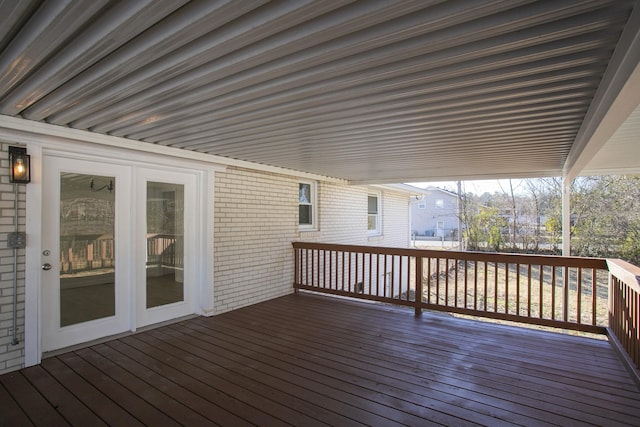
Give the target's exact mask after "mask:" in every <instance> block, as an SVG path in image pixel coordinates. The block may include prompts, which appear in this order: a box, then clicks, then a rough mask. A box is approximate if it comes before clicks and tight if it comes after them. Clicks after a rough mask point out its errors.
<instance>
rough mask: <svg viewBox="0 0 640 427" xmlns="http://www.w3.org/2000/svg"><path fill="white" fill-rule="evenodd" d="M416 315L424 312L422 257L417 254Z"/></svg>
mask: <svg viewBox="0 0 640 427" xmlns="http://www.w3.org/2000/svg"><path fill="white" fill-rule="evenodd" d="M414 299H415V308H416V316H420V315H421V314H422V257H421V256H417V255H416V295H415V298H414Z"/></svg>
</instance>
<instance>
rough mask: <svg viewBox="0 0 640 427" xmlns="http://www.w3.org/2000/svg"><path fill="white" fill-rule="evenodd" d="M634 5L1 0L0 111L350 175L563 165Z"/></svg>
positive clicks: (549, 169) (417, 176) (535, 171)
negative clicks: (5, 0) (41, 0)
mask: <svg viewBox="0 0 640 427" xmlns="http://www.w3.org/2000/svg"><path fill="white" fill-rule="evenodd" d="M636 3H637V2H636V1H621V0H611V1H602V0H598V1H588V0H576V1H561V0H553V1H551V0H549V1H517V0H506V1H496V0H491V1H480V0H471V1H446V2H441V1H426V0H418V1H411V0H405V1H396V2H392V1H374V0H370V1H359V2H350V1H303V0H294V1H280V2H265V1H238V0H236V1H210V0H207V1H190V2H187V1H177V0H148V1H143V0H137V1H122V2H116V1H108V0H86V1H80V0H78V1H66V2H65V1H46V2H37V1H32V2H29V1H14V2H11V1H9V2H2V3H0V52H1V54H0V114H4V115H9V116H16V117H22V118H24V119H26V120H36V121H42V122H46V123H51V124H55V125H61V126H68V127H71V128H77V129H83V130H89V131H92V132H97V133H102V134H108V135H113V136H120V137H125V138H130V139H135V140H139V141H144V142H148V143H153V144H160V145H165V146H171V147H177V148H182V149H186V150H193V151H197V152H201V153H209V154H215V155H219V156H225V157H230V158H234V159H241V160H246V161H251V162H255V163H261V164H267V165H273V166H279V167H284V168H288V169H294V170H298V171H304V172H310V173H315V174H320V175H326V176H332V177H338V178H344V179H348V180H350V181H353V182H379V183H389V182H403V181H404V182H408V181H420V180H428V179H442V178H470V177H499V176H512V177H518V176H545V175H560V174H562V170H563V167H565V166H566V165H565V161H566V160H567V158H568V157H569V154H570V152H571V150H572V147H573V146H574V141H575V140H576V136H577V135H578V134H579V131H580V129H581V127H584V123H583V122H584V119H585V116H586V117H588V118H589V117H590V116H589V114H588V112H589V109H590V108H591V109H592V110H593V106H592V100H593V99H594V97H595V98H596V99H597V91H598V90H599V88H600V90H602V87H601V86H602V82H603V81H604V79H603V76H605V78H606V74H605V72H606V71H607V66H608V65H609V64H610V62H611V58H612V56H613V55H614V50H615V49H616V46H618V44H619V40H620V38H621V34H622V33H623V30H624V29H625V25H627V22H628V20H629V17H630V15H631V13H632V9H633V7H635V6H636ZM636 13H638V11H636ZM634 25H635V24H634ZM626 31H627V32H630V33H631V34H632V38H633V37H637V34H638V29H637V28H631V29H630V28H629V26H627V30H626ZM620 49H621V48H618V50H620ZM574 150H575V149H574Z"/></svg>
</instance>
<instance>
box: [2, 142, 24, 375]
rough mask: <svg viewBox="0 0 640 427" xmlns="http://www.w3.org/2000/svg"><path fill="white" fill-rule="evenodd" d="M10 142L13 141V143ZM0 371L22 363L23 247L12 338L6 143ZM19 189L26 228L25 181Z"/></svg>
mask: <svg viewBox="0 0 640 427" xmlns="http://www.w3.org/2000/svg"><path fill="white" fill-rule="evenodd" d="M12 145H13V144H12ZM0 150H1V151H0V159H1V160H0V373H3V372H9V371H12V370H16V369H19V368H21V367H22V366H23V364H24V249H18V305H17V309H18V322H17V326H18V331H17V333H18V335H17V338H18V340H19V342H18V344H17V345H13V344H12V340H13V327H14V325H13V278H14V273H13V256H14V250H13V249H10V248H7V236H8V234H9V233H12V232H14V231H15V218H14V217H15V193H14V185H15V184H10V183H9V144H2V145H1V148H0ZM17 186H18V191H19V203H18V205H19V206H18V209H19V211H18V214H19V220H18V223H19V227H20V228H19V231H24V230H25V190H26V189H25V185H24V184H17Z"/></svg>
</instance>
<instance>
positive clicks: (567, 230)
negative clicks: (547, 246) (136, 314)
mask: <svg viewBox="0 0 640 427" xmlns="http://www.w3.org/2000/svg"><path fill="white" fill-rule="evenodd" d="M562 255H563V256H571V180H569V179H566V178H562Z"/></svg>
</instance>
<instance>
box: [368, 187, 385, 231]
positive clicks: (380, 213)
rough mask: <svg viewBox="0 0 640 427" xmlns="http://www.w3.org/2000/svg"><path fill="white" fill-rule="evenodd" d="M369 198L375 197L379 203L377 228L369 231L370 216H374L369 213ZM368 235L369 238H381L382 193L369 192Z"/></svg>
mask: <svg viewBox="0 0 640 427" xmlns="http://www.w3.org/2000/svg"><path fill="white" fill-rule="evenodd" d="M369 197H375V198H376V199H377V202H378V212H377V214H375V215H376V228H375V229H369V216H370V215H373V214H370V213H369ZM367 235H369V236H380V235H382V193H380V192H375V193H372V192H369V193H368V194H367Z"/></svg>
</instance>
